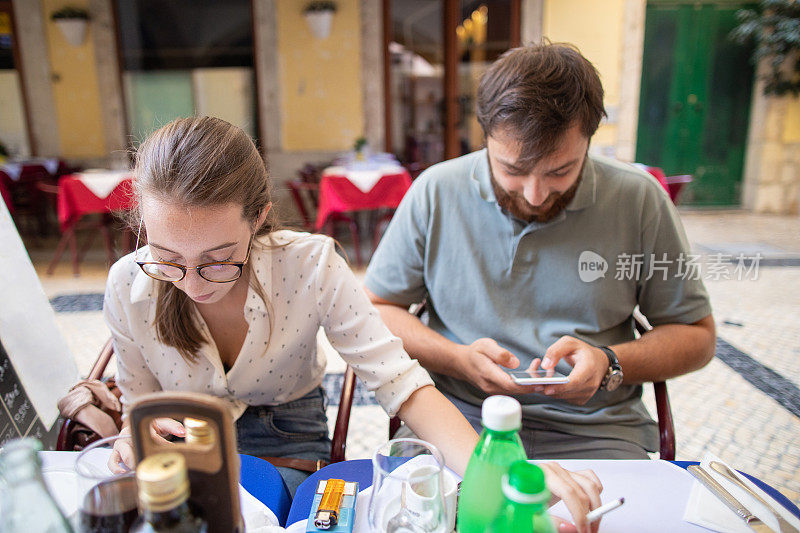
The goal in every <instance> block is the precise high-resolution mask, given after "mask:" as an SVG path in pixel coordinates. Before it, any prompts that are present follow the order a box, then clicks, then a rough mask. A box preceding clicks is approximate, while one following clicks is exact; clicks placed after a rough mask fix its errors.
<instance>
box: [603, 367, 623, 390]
mask: <svg viewBox="0 0 800 533" xmlns="http://www.w3.org/2000/svg"><path fill="white" fill-rule="evenodd" d="M620 385H622V372H620V371H619V370H614V371H613V372H611V375H610V376H608V381H607V382H606V386H605V389H606V390H607V391H613V390H617V388H619V386H620Z"/></svg>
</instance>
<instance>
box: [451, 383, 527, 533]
mask: <svg viewBox="0 0 800 533" xmlns="http://www.w3.org/2000/svg"><path fill="white" fill-rule="evenodd" d="M481 420H482V422H483V428H484V429H483V431H482V432H481V436H480V439H479V440H478V445H477V446H476V447H475V451H473V452H472V457H470V460H469V463H468V464H467V470H466V472H465V473H464V480H463V481H462V482H461V494H460V496H459V499H458V511H457V512H458V520H457V529H458V532H459V533H483V532H484V531H485V529H486V528H487V527H488V526H489V524H491V522H492V521H493V520H494V518H495V517H496V516H497V513H498V512H500V507H501V506H502V504H503V492H502V489H501V481H502V479H503V476H504V475H505V474H506V473H507V472H508V469H509V467H510V466H511V464H512V463H514V462H515V461H518V460H520V459H526V456H525V449H524V448H523V447H522V440H520V438H519V429H520V427H522V407H521V406H520V404H519V402H518V401H517V400H515V399H514V398H511V397H509V396H490V397H489V398H486V400H484V402H483V406H482V408H481Z"/></svg>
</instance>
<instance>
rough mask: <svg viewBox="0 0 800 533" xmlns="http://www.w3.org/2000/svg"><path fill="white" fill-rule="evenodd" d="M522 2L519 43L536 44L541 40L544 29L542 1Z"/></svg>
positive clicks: (525, 0) (529, 0) (527, 0)
mask: <svg viewBox="0 0 800 533" xmlns="http://www.w3.org/2000/svg"><path fill="white" fill-rule="evenodd" d="M521 1H522V21H521V22H522V28H521V30H520V41H521V42H522V44H523V45H526V44H530V43H538V42H539V41H541V40H542V31H543V30H542V28H543V27H544V0H521Z"/></svg>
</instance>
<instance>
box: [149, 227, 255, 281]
mask: <svg viewBox="0 0 800 533" xmlns="http://www.w3.org/2000/svg"><path fill="white" fill-rule="evenodd" d="M141 231H142V223H141V222H139V231H137V232H136V248H134V250H138V249H139V235H140V233H141ZM254 236H255V235H253V236H251V237H250V241H249V242H248V243H247V255H246V256H245V258H244V261H213V262H211V263H203V264H202V265H197V266H194V267H187V266H184V265H179V264H178V263H173V262H171V261H136V264H137V265H139V268H141V269H142V272H144V273H145V274H147V275H148V276H150V277H151V278H153V279H157V280H159V281H169V282H172V283H176V282H178V281H181V280H182V279H183V278H185V277H186V272H187V271H188V270H196V271H197V273H198V274H199V275H200V277H201V278H203V279H204V280H206V281H210V282H212V283H230V282H231V281H236V280H237V279H239V278H240V277H242V268H243V267H244V265H245V264H246V263H247V261H248V260H249V259H250V249H251V248H252V246H253V238H254Z"/></svg>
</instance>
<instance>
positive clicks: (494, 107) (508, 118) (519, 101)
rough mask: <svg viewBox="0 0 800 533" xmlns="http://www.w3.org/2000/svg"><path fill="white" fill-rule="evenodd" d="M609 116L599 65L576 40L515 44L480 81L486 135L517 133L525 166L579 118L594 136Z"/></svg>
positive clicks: (551, 147) (479, 113) (545, 152)
mask: <svg viewBox="0 0 800 533" xmlns="http://www.w3.org/2000/svg"><path fill="white" fill-rule="evenodd" d="M604 116H606V112H605V109H604V108H603V85H602V83H600V76H599V75H598V73H597V69H595V67H594V65H592V64H591V63H590V62H589V60H588V59H586V58H585V57H583V56H582V55H581V53H580V52H579V51H578V49H577V48H576V47H575V46H573V45H571V44H566V43H554V44H553V43H549V42H548V43H543V44H539V45H530V46H523V47H520V48H513V49H511V50H509V51H507V52H505V53H504V54H503V55H502V56H500V58H499V59H498V60H497V61H495V62H494V63H493V64H492V65H491V66H490V67H489V68H488V69H487V70H486V72H485V73H484V74H483V77H482V78H481V82H480V85H479V86H478V111H477V118H478V122H479V123H480V125H481V127H482V128H483V133H484V135H486V136H489V135H491V134H492V133H494V132H496V131H497V130H498V128H502V129H505V130H507V131H508V132H509V134H510V135H513V136H515V137H517V138H518V140H519V142H520V144H521V147H522V150H521V152H520V153H521V157H520V161H518V163H520V164H523V165H525V166H526V167H531V168H532V167H533V166H534V165H535V164H536V163H537V162H538V161H539V160H540V159H541V158H542V157H545V156H547V155H548V154H550V153H551V152H553V151H554V150H555V149H556V145H557V143H558V141H559V139H560V138H561V137H562V135H564V133H565V132H566V131H567V130H568V129H569V128H570V127H571V126H572V125H573V124H575V123H577V124H579V126H580V128H581V130H582V131H583V134H584V135H586V137H588V138H591V137H592V135H594V133H595V132H596V131H597V127H598V126H599V124H600V120H601V119H602V118H603V117H604Z"/></svg>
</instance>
